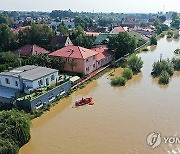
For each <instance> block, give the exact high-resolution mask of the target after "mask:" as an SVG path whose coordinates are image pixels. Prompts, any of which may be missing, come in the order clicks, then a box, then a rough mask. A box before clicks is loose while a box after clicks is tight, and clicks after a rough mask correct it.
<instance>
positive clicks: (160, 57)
mask: <svg viewBox="0 0 180 154" xmlns="http://www.w3.org/2000/svg"><path fill="white" fill-rule="evenodd" d="M162 56H163V54H162V53H161V54H160V62H161V61H162Z"/></svg>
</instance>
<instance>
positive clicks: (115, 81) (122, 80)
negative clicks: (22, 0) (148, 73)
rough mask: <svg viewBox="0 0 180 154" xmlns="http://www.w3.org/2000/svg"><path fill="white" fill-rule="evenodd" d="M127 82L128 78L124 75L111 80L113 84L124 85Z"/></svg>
mask: <svg viewBox="0 0 180 154" xmlns="http://www.w3.org/2000/svg"><path fill="white" fill-rule="evenodd" d="M125 84H126V79H125V78H124V77H122V76H120V77H115V78H113V79H112V80H111V85H112V86H124V85H125Z"/></svg>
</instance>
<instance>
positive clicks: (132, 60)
mask: <svg viewBox="0 0 180 154" xmlns="http://www.w3.org/2000/svg"><path fill="white" fill-rule="evenodd" d="M127 63H128V67H129V68H130V69H131V70H132V71H133V73H139V72H140V71H141V68H142V67H143V61H142V59H141V58H140V57H138V56H136V55H135V54H133V55H132V56H130V57H129V58H128V60H127Z"/></svg>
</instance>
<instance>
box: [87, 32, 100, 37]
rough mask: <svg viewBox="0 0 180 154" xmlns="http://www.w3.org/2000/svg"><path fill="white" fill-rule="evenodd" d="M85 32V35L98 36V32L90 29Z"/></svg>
mask: <svg viewBox="0 0 180 154" xmlns="http://www.w3.org/2000/svg"><path fill="white" fill-rule="evenodd" d="M85 34H86V35H87V36H95V37H97V36H99V34H100V33H99V32H90V31H88V32H86V31H85Z"/></svg>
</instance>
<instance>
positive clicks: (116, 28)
mask: <svg viewBox="0 0 180 154" xmlns="http://www.w3.org/2000/svg"><path fill="white" fill-rule="evenodd" d="M121 32H125V30H124V28H123V27H121V26H119V27H114V29H113V30H112V31H111V32H110V34H119V33H121Z"/></svg>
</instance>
